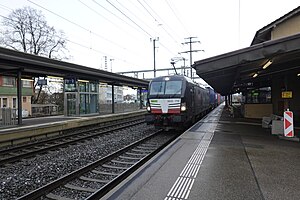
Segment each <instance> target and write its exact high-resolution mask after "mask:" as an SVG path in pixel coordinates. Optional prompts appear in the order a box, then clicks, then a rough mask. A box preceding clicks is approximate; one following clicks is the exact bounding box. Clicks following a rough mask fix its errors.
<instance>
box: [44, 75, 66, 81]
mask: <svg viewBox="0 0 300 200" xmlns="http://www.w3.org/2000/svg"><path fill="white" fill-rule="evenodd" d="M47 78H54V79H60V80H63V79H64V78H63V77H59V76H47Z"/></svg>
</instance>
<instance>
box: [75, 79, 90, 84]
mask: <svg viewBox="0 0 300 200" xmlns="http://www.w3.org/2000/svg"><path fill="white" fill-rule="evenodd" d="M78 82H82V83H89V82H90V81H88V80H82V79H78Z"/></svg>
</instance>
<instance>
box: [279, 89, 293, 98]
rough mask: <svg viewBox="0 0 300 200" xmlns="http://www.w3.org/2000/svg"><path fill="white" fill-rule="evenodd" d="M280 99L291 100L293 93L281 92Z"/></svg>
mask: <svg viewBox="0 0 300 200" xmlns="http://www.w3.org/2000/svg"><path fill="white" fill-rule="evenodd" d="M281 97H282V98H283V99H291V98H293V92H292V91H284V92H281Z"/></svg>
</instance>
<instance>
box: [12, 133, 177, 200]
mask: <svg viewBox="0 0 300 200" xmlns="http://www.w3.org/2000/svg"><path fill="white" fill-rule="evenodd" d="M175 137H177V135H174V134H166V133H164V132H162V131H157V132H155V133H153V134H152V135H150V136H148V137H146V138H143V139H141V140H139V141H137V142H134V143H133V144H130V145H128V146H126V147H124V148H122V149H120V150H118V151H116V152H114V153H111V154H110V155H108V156H106V157H103V158H101V159H99V160H96V161H94V162H93V163H90V164H88V165H86V166H85V167H82V168H80V169H78V170H76V171H73V172H71V173H69V174H67V175H65V176H63V177H61V178H59V179H57V180H55V181H53V182H51V183H49V184H47V185H44V186H42V187H40V188H38V189H36V190H34V191H32V192H30V193H28V194H26V195H23V196H22V197H20V198H18V199H19V200H25V199H26V200H27V199H28V200H29V199H30V200H32V199H90V200H91V199H99V198H101V197H102V196H103V195H105V194H106V193H107V192H108V191H109V190H111V189H112V188H113V187H115V186H116V185H117V184H118V183H119V182H120V181H122V180H123V179H124V178H126V177H127V176H129V175H130V174H131V173H132V172H133V171H135V170H136V169H137V168H138V167H140V166H141V165H142V164H143V163H145V162H146V161H147V160H148V159H150V158H151V157H152V156H153V155H155V154H156V153H157V152H158V151H160V150H161V149H162V148H163V147H165V146H166V145H167V144H169V143H170V142H171V141H172V140H173V139H174V138H175Z"/></svg>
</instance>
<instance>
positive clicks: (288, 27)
mask: <svg viewBox="0 0 300 200" xmlns="http://www.w3.org/2000/svg"><path fill="white" fill-rule="evenodd" d="M299 44H300V7H297V8H296V9H294V10H292V11H291V12H289V13H287V14H286V15H284V16H282V17H280V18H279V19H277V20H275V21H273V22H272V23H270V24H268V25H266V26H265V27H263V28H261V29H260V30H258V31H257V32H256V35H255V37H254V39H253V41H252V43H251V46H250V47H247V48H243V49H239V50H236V51H232V52H228V53H225V54H222V55H218V56H214V57H211V58H207V59H204V60H199V61H196V62H195V63H194V65H193V68H194V69H195V70H196V73H197V74H198V75H199V76H200V77H201V78H203V79H204V80H205V81H206V82H207V83H208V84H209V85H211V86H212V87H213V88H214V89H215V90H216V91H217V92H219V93H220V94H222V95H224V96H228V100H230V99H231V98H230V97H229V96H230V95H231V94H234V93H239V92H241V93H242V94H243V103H244V104H243V109H242V110H243V115H244V116H245V117H250V118H262V117H263V116H269V115H270V114H276V115H280V116H282V115H283V112H284V110H287V109H290V110H292V111H293V112H294V120H295V121H298V122H300V103H299V102H300V87H299V85H300V45H299Z"/></svg>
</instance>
